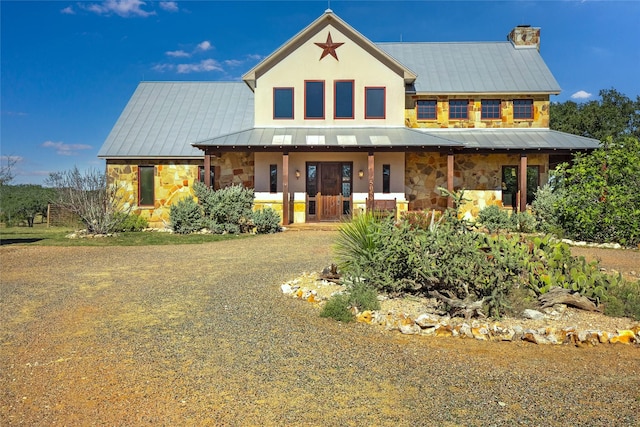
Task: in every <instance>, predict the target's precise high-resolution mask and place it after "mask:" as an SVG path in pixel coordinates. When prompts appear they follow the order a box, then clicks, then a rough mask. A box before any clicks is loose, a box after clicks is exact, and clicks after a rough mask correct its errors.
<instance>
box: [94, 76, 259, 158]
mask: <svg viewBox="0 0 640 427" xmlns="http://www.w3.org/2000/svg"><path fill="white" fill-rule="evenodd" d="M253 104H254V103H253V92H251V91H250V90H249V89H248V88H247V86H246V85H245V84H244V83H242V82H144V83H140V84H139V85H138V87H137V89H136V91H135V92H134V94H133V96H132V97H131V99H130V100H129V102H128V103H127V106H126V107H125V109H124V111H123V112H122V114H121V115H120V117H119V118H118V121H117V122H116V124H115V125H114V127H113V129H112V130H111V133H110V134H109V136H108V137H107V139H106V140H105V142H104V144H103V145H102V148H101V149H100V152H99V153H98V157H110V158H116V157H134V158H144V157H154V158H158V157H165V158H170V157H173V158H175V157H198V158H199V157H202V151H200V150H198V149H197V148H194V147H193V146H191V143H192V142H194V141H199V140H203V139H206V138H212V137H215V136H218V135H224V134H228V133H232V132H235V131H237V130H240V129H246V128H248V127H253V120H254V118H253Z"/></svg>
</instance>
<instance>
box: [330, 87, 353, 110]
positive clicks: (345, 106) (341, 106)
mask: <svg viewBox="0 0 640 427" xmlns="http://www.w3.org/2000/svg"><path fill="white" fill-rule="evenodd" d="M334 98H335V118H336V119H353V80H348V81H340V80H338V81H336V82H335V95H334Z"/></svg>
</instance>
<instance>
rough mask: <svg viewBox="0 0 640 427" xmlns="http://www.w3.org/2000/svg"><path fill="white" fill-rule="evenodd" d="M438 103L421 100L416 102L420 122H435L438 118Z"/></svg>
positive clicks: (430, 100)
mask: <svg viewBox="0 0 640 427" xmlns="http://www.w3.org/2000/svg"><path fill="white" fill-rule="evenodd" d="M437 105H438V102H437V101H436V100H434V99H420V100H418V101H416V115H417V117H418V120H435V119H437V118H438V113H437V109H436V107H437Z"/></svg>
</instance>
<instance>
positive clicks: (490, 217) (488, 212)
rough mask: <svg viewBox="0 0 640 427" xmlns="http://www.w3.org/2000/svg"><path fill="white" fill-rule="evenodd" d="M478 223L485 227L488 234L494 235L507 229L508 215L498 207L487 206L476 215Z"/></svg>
mask: <svg viewBox="0 0 640 427" xmlns="http://www.w3.org/2000/svg"><path fill="white" fill-rule="evenodd" d="M478 222H479V223H481V224H482V225H483V226H485V227H486V228H487V230H488V231H489V233H496V232H499V231H500V230H506V229H507V228H508V227H509V214H508V213H507V211H505V210H502V209H500V207H499V206H496V205H491V206H487V207H486V208H484V209H482V210H481V211H480V213H479V214H478Z"/></svg>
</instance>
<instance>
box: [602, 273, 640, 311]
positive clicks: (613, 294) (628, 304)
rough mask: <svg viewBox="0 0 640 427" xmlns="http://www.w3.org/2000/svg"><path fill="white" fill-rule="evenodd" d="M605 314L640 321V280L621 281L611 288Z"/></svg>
mask: <svg viewBox="0 0 640 427" xmlns="http://www.w3.org/2000/svg"><path fill="white" fill-rule="evenodd" d="M604 313H605V314H606V315H608V316H615V317H631V318H633V319H636V320H640V280H638V281H636V282H628V281H620V282H619V283H617V284H615V285H612V286H610V287H609V289H608V290H607V294H606V298H605V302H604Z"/></svg>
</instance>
